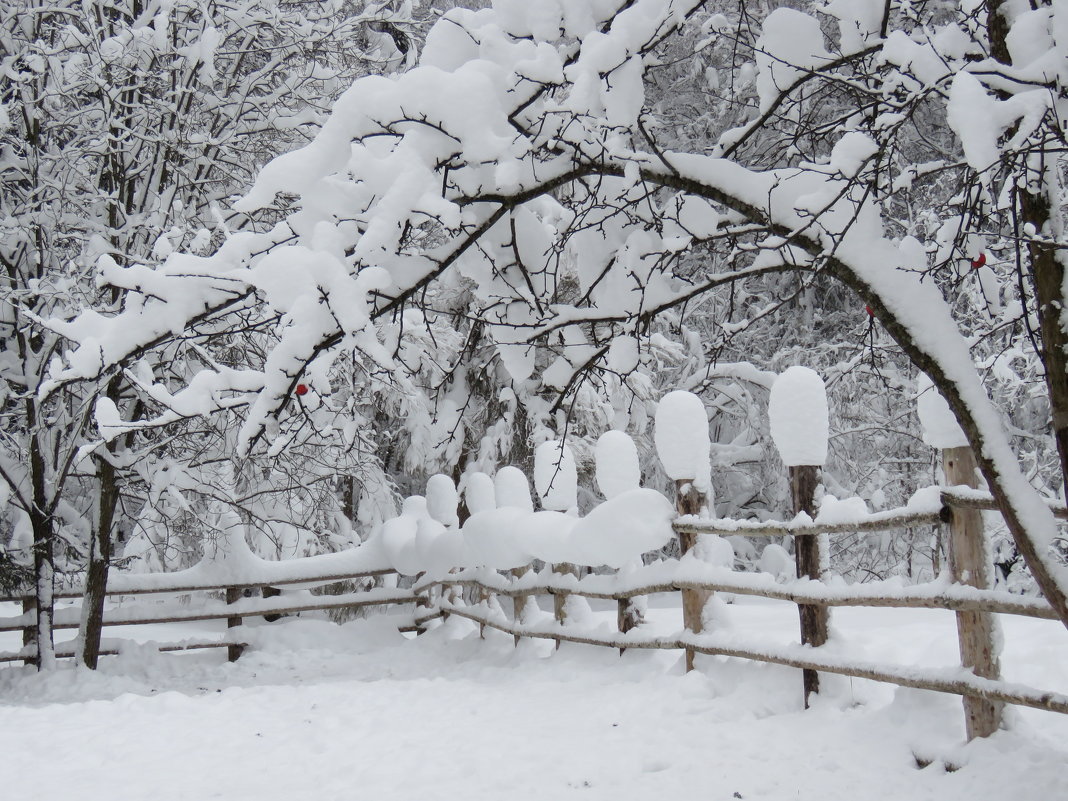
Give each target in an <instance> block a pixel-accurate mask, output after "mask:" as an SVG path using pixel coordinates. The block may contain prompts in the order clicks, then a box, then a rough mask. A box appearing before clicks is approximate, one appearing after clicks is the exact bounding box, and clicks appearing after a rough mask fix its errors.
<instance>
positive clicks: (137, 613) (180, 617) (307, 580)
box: [0, 563, 440, 663]
mask: <svg viewBox="0 0 1068 801" xmlns="http://www.w3.org/2000/svg"><path fill="white" fill-rule="evenodd" d="M283 564H284V563H283ZM190 572H191V571H184V572H182V573H171V574H154V575H151V576H145V577H143V578H150V579H151V581H148V582H143V583H141V582H138V578H142V577H139V576H120V577H118V578H119V580H117V581H114V582H112V583H111V585H110V586H109V588H108V590H107V595H108V596H109V597H113V598H114V597H126V596H136V597H141V596H148V595H168V596H185V597H186V598H188V599H189V600H188V601H187V602H182V603H177V604H166V603H164V604H161V603H138V602H135V603H132V604H126V605H122V606H114V607H111V608H109V609H107V610H106V611H105V612H104V626H105V627H113V626H141V625H146V624H165V623H181V622H190V621H201V620H226V621H227V628H228V629H231V631H230V632H228V635H227V636H225V637H221V638H218V639H208V640H185V641H182V642H165V643H155V646H156V647H157V648H158V650H160V651H185V650H195V649H203V648H226V649H227V651H228V655H229V659H230V661H234V660H236V659H237V658H238V657H239V656H240V655H241V651H242V650H243V649H244V648H245V647H247V645H248V644H247V643H245V642H243V641H242V639H241V637H242V635H241V632H240V631H239V630H238V631H233V630H234V629H238V628H239V627H240V626H241V625H242V621H243V620H244V619H245V618H247V617H260V616H264V617H274V616H282V615H292V614H297V613H299V612H308V611H315V610H320V611H330V610H337V609H358V608H361V607H369V606H383V605H406V604H412V605H413V606H414V607H415V608H416V613H413V614H412V615H411V616H410V618H411V619H410V620H407V619H405V620H402V622H401V625H400V626H399V628H400V630H401V631H415V632H420V631H422V629H423V626H424V624H425V623H426V622H427V621H428V620H431V619H433V618H434V617H436V616H438V615H440V612H437V611H436V610H426V609H424V608H422V607H421V604H422V598H421V597H420V596H417V595H415V594H414V593H413V592H412V591H411V590H410V589H394V588H385V587H378V588H371V589H365V590H359V591H355V592H345V593H342V594H339V595H308V594H306V593H301V594H300V595H299V596H294V595H287V594H286V592H284V591H283V589H282V588H284V587H289V588H290V589H293V588H299V589H308V588H311V587H319V586H325V585H329V584H336V583H338V582H343V581H360V580H364V579H372V578H375V577H378V576H383V575H389V574H392V573H393V570H392V569H388V568H379V569H371V570H359V571H352V572H341V573H339V572H337V570H336V569H328V570H325V571H321V572H318V573H317V572H315V571H301V575H300V576H297V577H291V578H285V577H282V576H278V575H275V576H264V577H262V578H255V579H251V580H247V581H242V582H235V581H226V582H219V581H218V580H214V581H213V580H212V579H210V578H203V579H200V580H190V576H189V573H190ZM252 593H255V594H259V595H260V596H261V597H258V598H257V597H249V596H250V594H252ZM81 595H82V591H81V589H80V588H78V587H71V588H67V589H62V590H59V591H57V592H56V593H55V597H56V598H57V599H74V598H80V597H81ZM196 598H199V599H200V601H199V602H196V600H194V599H196ZM0 601H14V602H21V604H22V611H23V613H22V615H20V616H18V617H7V618H0V632H12V631H20V630H21V631H22V640H23V648H22V649H21V650H19V651H7V652H0V662H14V661H18V660H23V661H24V662H27V663H29V662H32V661H33V660H34V658H35V657H36V654H37V648H36V645H35V643H34V641H33V632H34V626H35V623H36V612H35V607H34V599H33V597H32V596H25V595H17V596H9V597H6V598H0ZM80 623H81V608H80V607H78V606H71V607H69V608H61V609H57V610H56V613H55V617H54V621H53V626H52V627H53V629H54V630H63V629H77V628H78V627H79V626H80ZM120 651H121V643H117V642H115V641H113V640H111V641H109V642H108V643H106V644H105V646H104V647H103V648H102V649H101V653H102V654H112V655H114V654H117V653H119V652H120ZM74 655H75V649H74V643H66V644H60V645H59V646H57V648H56V656H57V657H68V658H69V657H73V656H74Z"/></svg>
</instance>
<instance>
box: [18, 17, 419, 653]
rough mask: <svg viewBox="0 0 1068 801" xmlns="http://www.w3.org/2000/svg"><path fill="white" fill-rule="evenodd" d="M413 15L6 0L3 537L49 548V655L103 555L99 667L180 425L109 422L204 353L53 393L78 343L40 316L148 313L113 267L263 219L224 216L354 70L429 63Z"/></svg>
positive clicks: (147, 362)
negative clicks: (57, 621) (49, 389)
mask: <svg viewBox="0 0 1068 801" xmlns="http://www.w3.org/2000/svg"><path fill="white" fill-rule="evenodd" d="M412 29H413V24H412V21H411V10H410V8H400V7H398V8H392V7H391V4H388V3H353V2H345V1H343V0H329V2H319V1H318V0H317V1H316V2H278V0H250V1H249V2H229V1H228V0H224V1H223V2H206V1H205V0H161V1H159V2H155V1H147V2H146V1H143V0H120V1H118V2H103V1H102V0H101V1H100V2H97V1H96V0H92V1H91V2H84V1H83V0H58V1H56V2H51V1H50V2H43V1H42V0H21V1H20V2H12V3H6V4H4V6H3V8H2V9H0V72H2V75H3V78H2V82H0V265H2V266H3V269H4V278H5V280H4V282H3V285H2V287H0V329H2V333H3V338H2V340H0V361H2V363H3V378H4V382H3V385H2V388H0V389H2V391H3V397H2V403H3V411H4V415H5V425H4V440H3V444H2V452H0V470H2V473H0V475H2V477H3V480H4V490H3V493H4V500H5V503H7V506H6V508H5V510H4V515H5V518H6V522H7V524H8V525H7V526H5V527H4V531H3V533H4V535H5V536H4V537H3V545H4V548H5V551H6V553H8V554H10V555H11V556H12V558H13V559H14V560H15V561H16V562H17V561H18V560H19V559H21V558H23V557H25V556H28V555H31V554H32V561H33V562H34V571H35V576H36V585H37V613H38V653H39V657H38V658H39V662H40V663H41V664H42V665H47V664H48V663H49V662H50V661H51V654H52V648H51V640H52V634H51V625H50V620H51V609H52V603H51V592H52V583H53V574H54V572H55V569H56V566H57V559H58V560H59V562H60V564H59V566H60V567H62V568H66V567H74V568H76V567H79V566H80V563H81V561H82V559H83V554H86V553H88V555H89V563H90V564H89V573H88V588H89V598H88V599H87V603H86V604H85V608H86V610H87V614H88V618H87V620H86V622H85V625H84V626H83V635H88V636H87V637H83V640H84V641H86V642H87V647H86V648H87V650H86V653H87V656H86V661H87V663H90V664H92V663H94V662H95V645H94V643H95V642H96V641H97V640H98V638H99V613H100V609H101V608H102V607H101V604H102V598H103V596H102V593H103V586H104V582H105V581H106V572H107V564H108V561H109V558H110V554H111V549H112V539H113V534H114V531H115V529H116V526H117V525H118V524H119V518H120V517H126V519H127V522H126V523H125V524H124V527H125V528H127V529H128V528H129V526H130V523H129V519H130V518H132V517H133V516H134V514H135V511H136V505H137V504H136V503H134V502H133V499H132V498H130V497H129V491H130V490H129V480H130V479H131V476H135V475H136V473H137V471H136V470H133V469H132V468H133V466H134V464H135V463H136V462H138V461H139V460H143V459H145V458H148V456H149V454H151V453H153V452H156V451H158V450H159V449H160V448H163V449H166V447H167V443H168V442H169V441H171V440H172V439H173V436H174V432H171V433H170V435H169V436H168V437H163V436H161V437H156V438H155V439H149V440H147V441H146V440H138V439H137V438H136V437H134V436H133V434H132V432H123V433H122V435H121V436H120V435H119V434H118V432H113V431H110V430H108V429H107V426H108V424H109V423H113V422H114V421H116V420H121V419H142V418H145V417H151V416H152V415H153V411H154V409H153V403H156V402H158V401H155V400H154V399H153V398H152V397H151V396H149V395H145V394H144V393H139V389H138V387H139V385H140V384H141V383H144V382H145V380H146V378H145V377H146V376H148V377H149V378H148V379H147V380H148V382H149V383H153V382H160V383H157V384H156V385H157V386H162V387H165V386H167V385H168V382H171V381H174V380H179V381H182V382H184V381H185V380H186V379H188V378H189V377H190V376H189V375H186V374H180V375H177V376H176V375H175V373H180V371H178V370H175V369H174V368H175V363H176V362H179V363H180V362H183V361H184V360H185V359H186V358H187V353H185V352H182V350H183V349H182V348H181V347H180V346H179V345H176V344H174V343H172V345H173V347H172V348H171V349H170V350H160V351H155V352H153V354H152V355H151V356H149V355H148V354H146V358H144V359H141V360H140V361H138V362H137V363H136V364H135V363H134V362H129V363H127V365H126V367H128V368H129V369H128V370H126V371H125V372H123V373H112V374H110V375H108V376H107V377H106V378H104V379H103V380H101V381H98V382H89V383H82V384H79V385H77V386H69V387H66V388H64V389H63V390H62V391H60V392H57V393H52V394H46V393H44V392H42V389H43V388H44V383H45V380H46V378H47V376H48V374H49V370H50V365H51V364H52V363H53V362H58V360H60V359H62V358H63V357H62V350H63V348H64V347H65V345H64V341H63V339H62V338H61V337H59V336H57V335H56V334H55V333H54V332H52V331H49V330H48V329H47V328H45V327H43V326H42V325H40V321H41V320H42V319H43V318H54V317H60V318H70V317H73V316H74V315H75V314H76V313H77V312H78V311H79V310H80V309H82V308H84V307H86V306H93V307H95V308H96V309H97V310H99V313H102V314H105V315H112V314H115V313H118V312H120V311H121V310H131V309H133V308H137V305H138V304H137V302H136V300H132V296H131V293H130V292H129V291H128V290H129V288H128V287H125V286H124V285H123V283H122V282H121V281H117V282H113V281H110V280H109V279H108V278H107V277H106V275H105V274H106V273H109V272H110V273H116V274H117V273H122V272H123V271H124V270H125V268H126V267H127V266H129V265H131V264H135V263H136V264H144V265H148V266H147V267H146V268H145V269H146V270H147V271H148V273H149V274H151V272H152V265H155V264H157V263H159V262H160V261H162V260H164V259H165V258H166V257H167V256H168V255H169V254H170V253H171V252H172V251H174V250H175V249H182V250H187V251H191V252H201V251H204V250H208V249H211V248H212V247H214V245H215V244H217V243H218V241H221V240H222V239H223V238H225V237H226V236H227V235H228V234H229V232H230V231H232V230H235V229H240V228H248V227H254V225H255V222H256V221H255V220H253V219H252V218H249V217H246V216H244V215H233V214H232V213H229V212H226V211H225V207H226V206H227V205H228V201H227V198H228V197H229V196H230V195H231V194H232V193H234V192H235V191H236V190H239V188H240V187H242V186H243V185H245V184H246V182H247V181H248V179H249V177H250V176H251V175H253V174H254V173H255V171H256V169H257V168H258V166H259V165H261V164H262V163H263V162H264V161H266V160H267V159H269V158H270V157H271V156H273V155H275V154H277V153H278V152H280V151H282V150H285V149H288V148H291V147H293V146H295V145H298V144H300V143H303V142H306V141H308V139H309V138H310V137H311V135H312V134H313V133H314V131H315V130H317V129H318V126H319V124H320V123H321V121H322V119H323V117H324V115H325V113H326V111H327V109H328V107H329V105H330V100H331V99H332V98H333V97H334V96H335V95H336V94H337V92H338V91H339V90H340V89H341V88H343V87H344V86H347V85H348V84H349V83H351V81H352V79H353V77H355V76H356V75H360V74H364V73H366V72H368V71H382V70H389V69H397V68H401V67H403V66H405V64H406V60H408V61H410V60H411V59H414V57H415V54H416V48H415V39H414V38H411V33H412ZM271 214H277V212H276V211H274V212H269V213H268V214H267V215H266V216H267V217H270V216H271ZM98 265H99V266H100V268H101V270H102V271H103V272H100V273H96V272H95V270H96V267H97V266H98ZM140 290H141V291H142V292H148V293H149V294H151V292H152V289H151V284H150V283H149V284H141V285H140ZM138 297H140V296H138ZM238 305H240V304H238ZM234 311H235V312H236V314H235V317H233V318H232V319H230V320H228V321H227V323H226V324H225V325H224V326H222V327H221V329H219V330H217V331H216V333H219V334H221V335H227V334H230V335H233V334H234V332H243V331H244V330H245V329H246V328H247V325H246V322H247V314H248V310H247V308H246V309H239V308H236V307H235V309H234ZM192 322H193V321H191V320H189V319H188V318H187V317H185V316H183V319H182V320H181V322H179V323H178V324H177V326H176V327H175V328H174V329H173V331H174V333H175V334H185V335H188V334H189V332H190V330H191V327H190V326H188V324H189V323H192ZM206 324H207V321H206V320H203V319H202V320H200V321H198V322H197V323H194V326H195V325H206ZM183 329H184V330H183ZM186 338H188V337H186ZM201 356H202V357H203V358H208V360H209V362H210V363H212V364H213V365H214V366H215V367H219V362H218V361H217V360H214V359H212V358H211V357H210V356H204V354H203V353H202V354H201ZM149 483H151V481H149ZM123 493H126V497H125V499H124V495H123ZM8 501H9V503H8ZM128 505H129V506H133V507H134V508H127V507H128ZM124 510H125V511H124Z"/></svg>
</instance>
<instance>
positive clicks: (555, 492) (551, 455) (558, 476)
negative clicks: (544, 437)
mask: <svg viewBox="0 0 1068 801" xmlns="http://www.w3.org/2000/svg"><path fill="white" fill-rule="evenodd" d="M524 480H525V479H524ZM534 487H535V488H536V489H537V491H538V499H539V500H540V501H541V506H542V508H543V509H547V510H549V511H554V512H566V511H569V510H571V509H576V508H577V506H578V496H577V492H578V468H577V466H576V465H575V455H574V454H573V453H572V452H571V448H569V447H568V446H567V445H566V444H565V443H564V442H560V441H556V440H554V441H551V442H543V443H541V445H539V446H538V447H537V448H535V449H534Z"/></svg>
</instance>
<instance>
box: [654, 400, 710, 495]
mask: <svg viewBox="0 0 1068 801" xmlns="http://www.w3.org/2000/svg"><path fill="white" fill-rule="evenodd" d="M653 438H654V441H655V442H656V453H657V455H658V456H659V457H660V461H661V463H662V464H663V465H664V472H665V473H667V475H668V478H670V479H672V480H674V481H693V483H694V486H696V487H697V489H698V490H699V491H701V492H703V493H705V494H706V495H707V494H709V493H710V492H711V488H712V465H711V463H710V461H709V450H710V448H711V443H710V442H709V437H708V414H707V412H705V404H704V403H703V402H702V401H701V399H700V398H699V397H697V396H696V395H694V394H693V393H692V392H685V391H683V390H675V391H674V392H669V393H668V394H667V395H665V396H664V397H663V398H661V399H660V403H659V404H657V407H656V428H655V432H654V437H653Z"/></svg>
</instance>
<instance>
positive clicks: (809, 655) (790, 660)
mask: <svg viewBox="0 0 1068 801" xmlns="http://www.w3.org/2000/svg"><path fill="white" fill-rule="evenodd" d="M442 608H443V609H444V611H445V612H446V613H447V614H450V615H456V616H457V617H463V618H466V619H468V620H471V621H474V622H476V623H478V624H480V625H483V626H486V627H488V628H492V629H496V630H498V631H502V632H504V633H506V634H511V635H513V636H515V637H530V638H534V639H543V640H558V641H562V642H573V643H580V644H583V645H595V646H601V647H605V648H619V649H624V650H625V649H628V648H640V649H656V650H687V649H692V650H694V651H696V652H697V653H701V654H707V655H710V656H727V657H737V658H740V659H748V660H751V661H755V662H768V663H771V664H776V665H785V666H787V667H794V668H801V669H808V670H818V671H823V672H825V673H837V674H839V675H843V676H852V677H854V678H861V679H870V680H872V681H878V682H884V683H887V684H896V685H899V686H902V687H914V688H917V689H921V690H934V691H936V692H943V693H949V694H952V695H961V696H974V697H976V698H984V699H987V700H990V701H999V702H1002V703H1009V704H1016V705H1018V706H1026V707H1032V708H1034V709H1043V710H1047V711H1050V712H1060V713H1062V714H1068V695H1063V694H1061V693H1055V692H1046V691H1043V690H1036V689H1033V688H1030V687H1023V686H1021V685H1019V684H1015V683H1009V682H1004V681H1000V680H993V679H984V678H981V677H979V676H975V675H973V674H971V673H969V672H967V671H966V670H964V669H963V668H951V669H948V670H935V669H931V668H927V669H908V670H900V671H895V670H888V669H887V668H885V667H884V666H880V665H872V664H865V663H862V662H846V661H844V660H836V659H833V658H821V657H819V656H816V654H817V653H818V649H812V648H805V647H804V646H801V645H797V646H793V647H791V648H767V647H753V648H741V647H738V646H737V645H734V644H726V643H717V641H716V637H715V635H709V634H696V635H695V634H682V635H679V636H677V637H648V636H642V635H641V634H639V633H637V632H636V630H632V631H631V632H629V633H628V634H621V635H618V636H614V637H613V636H605V635H603V634H599V633H597V632H595V631H590V632H582V630H581V629H578V628H577V627H568V626H560V625H558V624H556V623H551V624H546V625H545V626H529V625H523V624H521V623H515V622H514V621H509V620H507V619H506V618H504V616H503V615H499V614H490V613H485V614H480V612H479V611H478V610H477V609H476V608H473V607H470V606H460V605H458V604H453V603H448V602H443V605H442Z"/></svg>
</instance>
